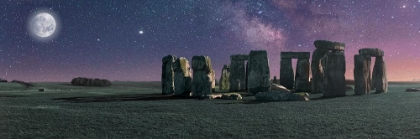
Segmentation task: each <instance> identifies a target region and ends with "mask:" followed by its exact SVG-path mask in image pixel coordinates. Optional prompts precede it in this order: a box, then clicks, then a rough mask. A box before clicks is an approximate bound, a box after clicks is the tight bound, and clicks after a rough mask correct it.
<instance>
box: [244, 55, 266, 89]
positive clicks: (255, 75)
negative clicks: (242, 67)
mask: <svg viewBox="0 0 420 139" xmlns="http://www.w3.org/2000/svg"><path fill="white" fill-rule="evenodd" d="M247 72H248V75H247V77H248V82H247V85H248V93H250V94H254V95H255V94H257V93H258V92H264V91H268V90H270V68H269V65H268V57H267V51H265V50H258V51H251V52H250V53H249V60H248V71H247Z"/></svg>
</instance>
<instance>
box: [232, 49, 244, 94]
mask: <svg viewBox="0 0 420 139" xmlns="http://www.w3.org/2000/svg"><path fill="white" fill-rule="evenodd" d="M245 60H248V55H243V54H239V55H232V56H230V76H229V85H230V87H229V90H230V91H244V90H245V89H246V86H245V82H246V81H245V79H246V70H245V63H244V62H245Z"/></svg>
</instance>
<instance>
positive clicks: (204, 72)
mask: <svg viewBox="0 0 420 139" xmlns="http://www.w3.org/2000/svg"><path fill="white" fill-rule="evenodd" d="M192 69H193V81H192V92H193V97H200V98H204V97H206V96H208V95H209V94H211V93H212V75H211V71H212V65H211V60H210V57H208V56H193V58H192Z"/></svg>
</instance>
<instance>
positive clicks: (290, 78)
mask: <svg viewBox="0 0 420 139" xmlns="http://www.w3.org/2000/svg"><path fill="white" fill-rule="evenodd" d="M294 82H295V77H294V72H293V67H292V59H291V58H282V59H281V60H280V85H282V86H284V87H286V88H287V89H293V83H294Z"/></svg>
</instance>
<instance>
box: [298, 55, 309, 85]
mask: <svg viewBox="0 0 420 139" xmlns="http://www.w3.org/2000/svg"><path fill="white" fill-rule="evenodd" d="M310 65H311V64H310V63H309V59H298V61H297V66H296V77H295V79H296V81H295V89H296V91H303V92H307V91H311V85H310V82H309V72H310Z"/></svg>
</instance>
